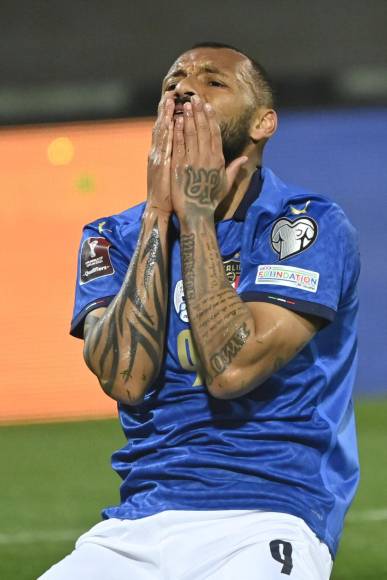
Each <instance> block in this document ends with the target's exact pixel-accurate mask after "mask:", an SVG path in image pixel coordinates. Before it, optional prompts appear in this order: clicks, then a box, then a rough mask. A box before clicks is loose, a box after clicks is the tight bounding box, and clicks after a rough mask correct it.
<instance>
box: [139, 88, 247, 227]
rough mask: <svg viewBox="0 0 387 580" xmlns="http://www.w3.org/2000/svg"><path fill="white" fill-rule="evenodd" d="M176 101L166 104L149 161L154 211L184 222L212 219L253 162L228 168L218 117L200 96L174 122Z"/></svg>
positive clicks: (237, 161)
mask: <svg viewBox="0 0 387 580" xmlns="http://www.w3.org/2000/svg"><path fill="white" fill-rule="evenodd" d="M174 108H175V104H174V101H173V99H170V98H168V99H163V100H162V101H161V103H160V105H159V114H158V117H157V121H156V123H155V126H154V129H153V135H152V146H151V151H150V154H149V158H148V209H156V210H157V211H158V212H162V213H165V214H167V215H169V214H171V213H172V211H174V212H175V213H176V214H177V216H178V217H179V219H182V218H184V217H187V216H189V215H191V214H196V215H197V214H198V213H205V214H207V215H208V214H212V213H214V212H215V210H216V208H217V207H218V205H219V204H220V203H221V201H222V200H223V199H224V198H225V197H226V195H227V194H228V192H229V191H230V189H231V186H232V184H233V182H234V180H235V177H236V175H237V173H238V171H239V169H240V167H241V166H242V165H243V164H244V163H245V162H246V160H247V157H239V158H238V159H235V160H234V161H233V162H232V163H231V164H230V165H229V166H228V167H227V169H226V168H225V163H224V157H223V148H222V137H221V132H220V127H219V124H218V122H217V120H216V117H215V112H214V110H213V108H212V107H211V105H210V104H209V103H203V101H202V100H201V99H200V98H199V97H198V96H196V95H194V96H193V97H192V99H191V102H187V103H185V104H184V112H183V114H181V115H179V116H175V117H174Z"/></svg>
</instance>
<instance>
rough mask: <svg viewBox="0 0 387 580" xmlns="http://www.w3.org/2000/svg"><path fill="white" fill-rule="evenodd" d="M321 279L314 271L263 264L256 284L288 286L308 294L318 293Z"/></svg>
mask: <svg viewBox="0 0 387 580" xmlns="http://www.w3.org/2000/svg"><path fill="white" fill-rule="evenodd" d="M319 278H320V274H319V273H318V272H313V271H312V270H304V269H303V268H295V267H293V266H281V265H277V264H272V265H269V264H263V265H261V266H258V270H257V277H256V279H255V283H256V284H271V285H274V286H288V287H289V288H298V289H299V290H306V291H307V292H317V288H318V282H319Z"/></svg>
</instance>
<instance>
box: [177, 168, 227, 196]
mask: <svg viewBox="0 0 387 580" xmlns="http://www.w3.org/2000/svg"><path fill="white" fill-rule="evenodd" d="M185 173H186V179H185V189H184V191H185V194H186V196H187V197H189V198H190V199H193V200H195V201H199V202H200V203H201V204H202V205H210V204H211V203H212V202H213V200H214V199H215V198H216V196H217V194H218V193H219V191H220V187H221V172H220V170H218V169H209V170H207V169H204V168H203V167H200V168H199V169H194V168H193V167H191V166H189V167H187V169H186V170H185Z"/></svg>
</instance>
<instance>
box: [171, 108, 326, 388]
mask: <svg viewBox="0 0 387 580" xmlns="http://www.w3.org/2000/svg"><path fill="white" fill-rule="evenodd" d="M184 109H185V110H184V113H185V114H184V119H182V118H179V119H177V122H176V124H175V131H174V141H173V158H172V168H173V170H174V173H173V174H174V176H175V179H174V180H173V181H172V202H173V205H174V208H175V211H176V212H177V214H178V217H179V220H180V227H181V240H180V245H181V255H182V265H183V283H184V292H185V297H186V301H187V308H188V313H189V319H190V323H191V328H192V333H193V337H194V341H195V344H196V348H197V352H198V355H199V358H200V363H201V366H202V374H203V375H204V377H205V381H206V384H207V387H208V389H209V391H210V393H211V394H212V395H214V396H215V397H218V398H226V399H227V398H234V397H238V396H241V395H243V394H245V393H247V392H249V391H250V390H252V389H253V388H256V387H257V386H258V385H259V384H261V383H262V382H264V381H265V380H266V379H267V378H268V377H269V376H270V375H271V374H272V373H274V372H275V371H277V370H278V369H279V368H280V367H282V366H283V365H284V364H286V362H288V361H289V360H290V359H291V358H292V357H293V356H294V355H295V354H296V353H297V352H298V351H299V350H301V349H302V348H303V346H305V344H306V343H307V342H308V341H309V340H310V339H311V338H312V337H313V335H314V333H315V332H316V331H317V330H318V327H319V324H320V323H319V320H318V319H312V318H308V317H304V316H301V315H298V314H297V313H295V312H291V311H289V310H286V309H284V308H281V307H279V306H276V305H272V304H265V303H251V304H246V303H244V302H243V301H242V300H241V299H240V297H239V296H238V295H237V294H236V292H235V290H234V289H233V288H232V286H231V285H230V283H229V281H228V279H227V277H226V275H225V272H224V268H223V263H222V259H221V256H220V252H219V247H218V242H217V238H216V230H215V224H214V215H215V210H216V208H217V206H218V205H219V203H220V202H221V201H222V199H224V197H225V195H226V194H227V175H226V171H225V168H224V160H223V157H222V143H221V135H220V130H219V126H218V124H217V123H216V120H215V118H214V112H213V110H212V109H211V108H208V106H207V108H206V109H204V108H203V106H202V104H201V103H200V102H198V100H197V99H192V105H191V104H186V105H184ZM205 111H206V112H205ZM241 160H242V158H240V160H235V161H234V162H233V164H234V168H235V167H238V163H239V167H240V166H241V164H242V163H243V161H242V162H241Z"/></svg>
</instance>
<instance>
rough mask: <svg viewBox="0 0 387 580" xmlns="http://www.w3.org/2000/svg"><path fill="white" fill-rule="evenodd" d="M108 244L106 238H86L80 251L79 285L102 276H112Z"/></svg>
mask: <svg viewBox="0 0 387 580" xmlns="http://www.w3.org/2000/svg"><path fill="white" fill-rule="evenodd" d="M110 245H111V244H110V242H109V241H108V240H107V239H106V238H87V239H86V240H85V241H84V242H83V244H82V249H81V280H80V284H81V285H82V284H87V283H88V282H91V281H92V280H95V279H96V278H101V277H102V276H111V275H112V274H114V268H113V264H112V262H111V259H110V254H109V247H110Z"/></svg>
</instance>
